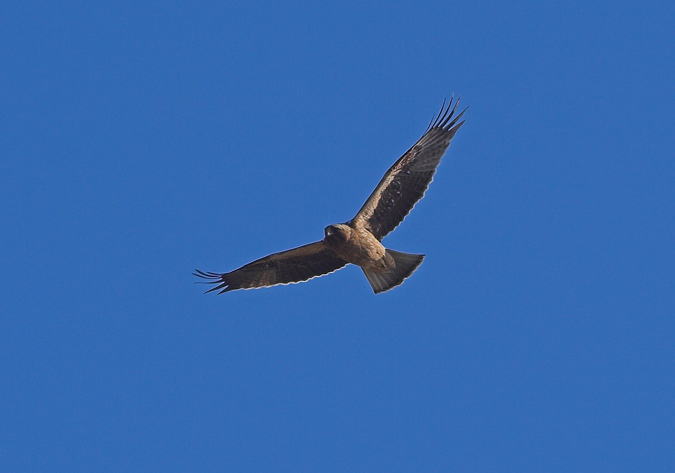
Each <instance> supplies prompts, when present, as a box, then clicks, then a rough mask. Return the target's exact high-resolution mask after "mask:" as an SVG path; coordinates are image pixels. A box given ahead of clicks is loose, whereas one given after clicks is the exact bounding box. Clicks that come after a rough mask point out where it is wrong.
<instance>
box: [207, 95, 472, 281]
mask: <svg viewBox="0 0 675 473" xmlns="http://www.w3.org/2000/svg"><path fill="white" fill-rule="evenodd" d="M458 103H459V99H458V100H457V101H455V102H454V105H453V101H452V98H451V99H450V102H449V103H448V104H447V106H446V105H445V102H443V106H442V107H441V111H440V112H439V113H438V115H437V116H436V117H435V119H432V120H431V123H429V126H428V127H427V130H426V131H425V133H424V135H422V137H421V138H420V139H419V140H418V141H417V143H415V144H414V145H413V147H412V148H410V149H409V150H408V151H407V152H406V153H405V154H404V155H403V156H401V157H400V158H399V159H398V161H396V162H395V163H394V165H393V166H392V167H391V168H390V169H389V170H388V171H387V172H386V173H385V175H384V177H383V178H382V180H381V181H380V183H379V184H378V185H377V187H376V188H375V190H374V191H373V193H372V194H371V195H370V197H368V199H367V200H366V202H365V204H363V207H361V210H359V211H358V213H357V214H356V216H355V217H354V218H353V219H351V220H350V221H349V222H346V223H339V224H334V225H329V226H327V227H326V228H325V230H324V238H323V240H320V241H317V242H315V243H310V244H308V245H304V246H300V247H298V248H294V249H292V250H287V251H283V252H281V253H274V254H271V255H269V256H266V257H264V258H261V259H259V260H256V261H253V262H252V263H249V264H247V265H244V266H242V267H241V268H239V269H235V270H234V271H231V272H229V273H210V272H203V271H199V270H196V272H195V273H194V274H195V275H196V276H199V277H200V278H203V279H207V280H208V281H207V282H209V283H212V284H215V287H213V288H212V289H210V290H209V291H207V292H211V291H220V292H219V293H223V292H227V291H233V290H235V289H250V288H258V287H266V286H275V285H277V284H289V283H296V282H301V281H306V280H308V279H311V278H313V277H316V276H322V275H324V274H328V273H332V272H333V271H336V270H338V269H340V268H342V267H343V266H345V265H346V264H348V263H352V264H356V265H357V266H360V267H361V269H362V270H363V272H364V274H365V275H366V277H367V278H368V281H369V282H370V285H371V287H372V288H373V291H375V293H376V294H377V293H380V292H384V291H387V290H389V289H391V288H393V287H396V286H398V285H399V284H401V283H402V282H403V280H404V279H406V278H407V277H408V276H410V275H411V274H412V273H413V271H415V269H417V267H418V266H419V265H420V264H421V263H422V260H423V259H424V255H412V254H407V253H401V252H398V251H394V250H390V249H386V248H385V247H384V246H383V245H382V243H381V241H382V238H384V237H385V236H386V235H387V234H388V233H390V232H391V231H392V230H393V229H394V228H396V227H397V226H398V225H399V224H400V223H401V222H402V221H403V219H404V218H405V216H406V215H408V213H409V212H410V210H412V208H413V207H414V206H415V204H416V203H417V201H419V200H420V199H421V198H422V197H423V196H424V192H425V191H426V190H427V188H428V187H429V183H430V182H431V180H432V179H433V176H434V173H435V172H436V168H437V167H438V164H439V163H440V162H441V158H442V157H443V155H444V154H445V151H446V150H447V149H448V146H450V140H451V139H452V137H453V136H455V133H456V132H457V130H458V129H459V127H461V126H462V124H463V123H464V121H461V122H459V123H458V121H459V119H460V118H461V117H462V115H463V114H464V111H466V110H464V111H462V112H461V113H459V114H458V115H456V116H455V111H456V109H457V104H458ZM453 117H454V118H453Z"/></svg>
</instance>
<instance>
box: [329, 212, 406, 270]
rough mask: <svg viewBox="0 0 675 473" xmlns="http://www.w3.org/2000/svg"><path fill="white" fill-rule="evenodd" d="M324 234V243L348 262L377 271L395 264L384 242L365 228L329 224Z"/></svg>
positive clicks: (344, 224) (392, 266)
mask: <svg viewBox="0 0 675 473" xmlns="http://www.w3.org/2000/svg"><path fill="white" fill-rule="evenodd" d="M324 234H325V237H324V239H323V242H324V244H325V245H326V246H327V247H328V248H330V249H331V250H333V251H334V252H335V254H337V255H338V256H339V257H340V258H342V259H343V260H345V261H346V262H348V263H352V264H355V265H357V266H361V267H362V268H366V269H369V270H371V271H377V272H383V271H386V270H387V269H393V268H394V266H395V263H394V260H393V258H392V257H391V256H389V255H387V251H386V249H385V248H384V246H383V245H382V243H380V242H379V240H378V239H377V238H375V237H374V236H373V234H372V233H370V232H369V231H368V230H366V229H365V228H353V227H352V226H350V225H349V223H338V224H334V225H329V226H327V227H326V229H325V231H324Z"/></svg>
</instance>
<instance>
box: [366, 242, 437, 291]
mask: <svg viewBox="0 0 675 473" xmlns="http://www.w3.org/2000/svg"><path fill="white" fill-rule="evenodd" d="M387 254H389V255H390V256H391V257H392V258H394V262H395V263H396V266H395V267H394V268H393V269H390V270H388V271H385V272H382V273H377V272H375V271H370V270H367V269H363V268H361V269H363V273H364V274H365V275H366V277H367V278H368V282H369V283H370V285H371V286H372V288H373V291H375V294H379V293H380V292H384V291H388V290H389V289H391V288H393V287H396V286H398V285H399V284H401V283H402V282H403V280H404V279H406V278H407V277H408V276H410V275H411V274H412V273H413V271H415V270H416V269H417V267H418V266H419V265H420V264H422V260H423V259H424V255H411V254H409V253H401V252H400V251H394V250H387Z"/></svg>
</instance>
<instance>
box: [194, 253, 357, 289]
mask: <svg viewBox="0 0 675 473" xmlns="http://www.w3.org/2000/svg"><path fill="white" fill-rule="evenodd" d="M346 264H347V262H346V261H345V260H343V259H342V258H340V257H339V256H337V255H336V254H335V253H334V252H333V251H332V250H330V249H329V248H327V247H326V245H324V243H323V241H317V242H316V243H310V244H309V245H304V246H300V247H298V248H293V249H292V250H287V251H282V252H281V253H274V254H271V255H269V256H265V257H264V258H260V259H259V260H256V261H253V262H252V263H249V264H247V265H244V266H242V267H241V268H239V269H235V270H234V271H231V272H229V273H223V274H218V273H210V272H204V271H200V270H198V269H197V270H195V272H194V273H193V274H194V275H195V276H198V277H200V278H202V279H207V280H208V281H207V282H208V283H210V284H217V286H215V287H213V288H212V289H209V290H208V291H206V292H211V291H220V292H219V294H222V293H223V292H227V291H233V290H235V289H252V288H258V287H266V286H276V285H277V284H289V283H294V282H301V281H307V280H308V279H311V278H313V277H316V276H322V275H324V274H328V273H332V272H333V271H335V270H338V269H340V268H341V267H343V266H344V265H346Z"/></svg>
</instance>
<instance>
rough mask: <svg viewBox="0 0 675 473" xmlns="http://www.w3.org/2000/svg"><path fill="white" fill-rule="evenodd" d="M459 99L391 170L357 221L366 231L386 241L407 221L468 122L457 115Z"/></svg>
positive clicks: (445, 108) (429, 127) (441, 112)
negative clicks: (400, 224) (451, 144)
mask: <svg viewBox="0 0 675 473" xmlns="http://www.w3.org/2000/svg"><path fill="white" fill-rule="evenodd" d="M458 103H459V99H457V101H455V104H454V106H453V104H452V97H451V98H450V102H449V103H448V105H447V107H446V106H445V101H444V102H443V106H442V107H441V111H440V112H439V113H438V116H437V117H436V119H433V118H432V120H431V123H429V126H428V127H427V130H426V131H425V133H424V135H423V136H422V138H420V139H419V140H418V141H417V143H415V144H414V145H413V147H412V148H410V149H409V150H408V151H407V152H406V153H405V154H404V155H403V156H401V157H400V158H399V160H398V161H396V162H395V163H394V165H393V166H392V167H391V168H389V170H388V171H387V173H386V174H385V175H384V177H383V178H382V180H381V181H380V183H379V184H378V185H377V187H376V188H375V190H374V191H373V193H372V194H371V195H370V197H368V200H366V203H365V204H363V207H361V210H359V212H358V213H357V214H356V216H355V217H354V219H353V221H354V222H355V223H356V221H358V220H361V223H363V224H365V226H366V228H368V230H370V232H371V233H372V234H373V235H375V237H376V238H378V239H380V240H381V239H382V238H384V237H385V236H386V235H387V234H388V233H389V232H391V231H392V230H393V229H394V228H396V227H397V226H398V224H399V223H401V222H402V221H403V219H404V218H405V216H406V215H408V213H410V211H411V210H412V208H413V207H414V206H415V204H416V203H417V201H418V200H420V199H421V198H422V197H423V196H424V192H425V191H426V190H427V188H428V187H429V183H430V182H431V180H432V179H433V177H434V173H435V172H436V167H437V166H438V164H439V163H440V162H441V158H442V157H443V155H444V154H445V150H446V149H448V146H450V140H451V139H452V137H453V136H455V133H456V132H457V130H459V127H460V126H462V125H463V124H464V121H461V122H459V123H457V121H458V120H459V119H460V118H461V117H462V115H464V112H465V111H466V109H464V111H462V112H461V113H460V114H459V115H457V116H455V117H454V119H453V116H454V115H455V110H456V109H457V104H458Z"/></svg>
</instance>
